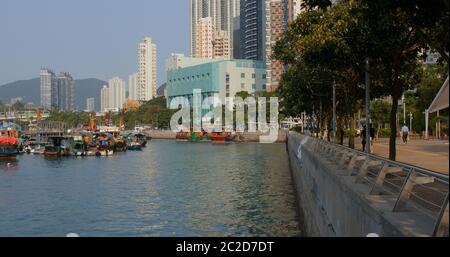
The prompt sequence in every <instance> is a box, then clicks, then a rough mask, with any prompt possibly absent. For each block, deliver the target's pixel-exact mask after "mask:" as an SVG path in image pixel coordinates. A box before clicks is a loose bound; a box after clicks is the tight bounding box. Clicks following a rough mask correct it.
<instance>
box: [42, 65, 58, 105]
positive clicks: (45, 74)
mask: <svg viewBox="0 0 450 257" xmlns="http://www.w3.org/2000/svg"><path fill="white" fill-rule="evenodd" d="M40 77H41V105H42V107H44V108H45V109H46V110H50V109H51V108H52V84H53V83H54V79H55V73H53V71H51V70H49V69H45V68H43V69H41V72H40Z"/></svg>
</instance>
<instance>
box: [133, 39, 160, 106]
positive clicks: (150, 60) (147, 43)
mask: <svg viewBox="0 0 450 257" xmlns="http://www.w3.org/2000/svg"><path fill="white" fill-rule="evenodd" d="M156 60H157V56H156V44H154V43H153V42H152V38H150V37H145V38H144V41H143V42H142V43H140V44H139V48H138V82H137V98H138V99H137V100H140V101H149V100H152V99H153V98H154V97H155V96H156V72H157V69H156Z"/></svg>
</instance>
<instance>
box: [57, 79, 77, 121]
mask: <svg viewBox="0 0 450 257" xmlns="http://www.w3.org/2000/svg"><path fill="white" fill-rule="evenodd" d="M52 96H54V102H55V105H54V106H55V107H56V109H58V110H59V111H64V112H70V111H74V110H75V81H74V80H73V78H72V76H71V75H70V74H69V73H67V72H61V73H60V74H59V75H58V76H56V92H55V93H54V94H52Z"/></svg>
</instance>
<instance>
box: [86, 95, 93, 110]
mask: <svg viewBox="0 0 450 257" xmlns="http://www.w3.org/2000/svg"><path fill="white" fill-rule="evenodd" d="M93 111H95V98H93V97H90V98H87V99H86V112H93Z"/></svg>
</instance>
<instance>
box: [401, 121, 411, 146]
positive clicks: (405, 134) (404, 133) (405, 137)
mask: <svg viewBox="0 0 450 257" xmlns="http://www.w3.org/2000/svg"><path fill="white" fill-rule="evenodd" d="M408 136H409V128H408V126H406V124H403V127H402V137H403V143H404V144H407V143H408Z"/></svg>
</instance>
